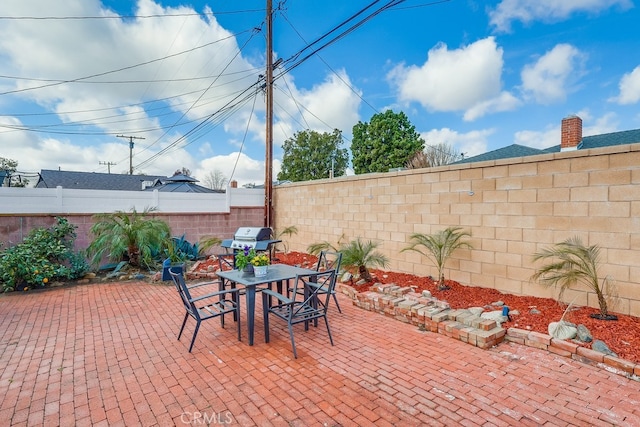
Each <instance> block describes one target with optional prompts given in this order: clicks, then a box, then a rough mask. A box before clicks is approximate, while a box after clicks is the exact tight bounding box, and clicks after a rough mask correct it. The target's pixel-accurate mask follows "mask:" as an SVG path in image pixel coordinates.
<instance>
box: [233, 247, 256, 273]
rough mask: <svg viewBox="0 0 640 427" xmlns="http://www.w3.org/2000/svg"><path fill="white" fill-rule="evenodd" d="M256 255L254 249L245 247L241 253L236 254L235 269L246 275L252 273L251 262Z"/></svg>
mask: <svg viewBox="0 0 640 427" xmlns="http://www.w3.org/2000/svg"><path fill="white" fill-rule="evenodd" d="M256 255H257V253H256V250H255V249H253V248H250V247H249V246H245V247H244V248H243V249H242V250H241V251H238V252H236V268H237V269H238V270H242V271H246V272H248V273H249V272H251V271H253V264H251V260H252V259H253V258H254V257H255V256H256Z"/></svg>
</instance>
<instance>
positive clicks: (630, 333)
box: [203, 252, 640, 363]
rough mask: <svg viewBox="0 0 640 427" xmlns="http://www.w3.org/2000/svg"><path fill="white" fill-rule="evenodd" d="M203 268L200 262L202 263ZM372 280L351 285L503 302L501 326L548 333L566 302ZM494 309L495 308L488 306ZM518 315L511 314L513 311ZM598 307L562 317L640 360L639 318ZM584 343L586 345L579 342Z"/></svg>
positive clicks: (310, 262) (289, 260)
mask: <svg viewBox="0 0 640 427" xmlns="http://www.w3.org/2000/svg"><path fill="white" fill-rule="evenodd" d="M316 260H317V258H316V257H315V256H313V255H309V254H305V253H301V252H289V253H286V254H284V253H280V252H279V253H277V255H276V259H275V260H273V261H274V262H276V263H283V264H290V265H301V266H303V267H311V266H314V265H315V263H316ZM203 267H204V265H203ZM371 273H372V275H373V276H374V282H370V283H367V284H364V285H359V286H355V285H354V284H352V286H353V287H354V288H355V289H356V290H358V291H361V292H362V291H367V290H369V289H370V288H371V286H372V285H373V284H374V283H375V282H378V283H384V284H387V283H394V284H396V285H398V286H403V287H405V286H413V287H415V288H416V292H421V291H423V290H428V291H430V292H431V294H432V295H433V296H434V297H435V298H437V299H439V300H441V301H446V302H448V303H449V304H450V305H451V307H452V308H468V307H485V306H490V305H491V303H492V302H495V301H503V302H504V303H505V305H507V306H508V307H509V309H510V312H511V314H512V316H511V319H512V320H511V321H510V322H506V323H503V326H504V327H505V328H511V327H515V328H520V329H527V330H531V331H536V332H541V333H544V334H548V330H547V328H548V326H549V323H550V322H557V321H558V320H560V318H561V317H562V314H563V313H564V311H565V309H566V308H567V305H566V304H562V303H558V302H557V301H555V300H553V299H550V298H538V297H530V296H520V295H512V294H504V293H501V292H499V291H497V290H495V289H487V288H479V287H473V286H463V285H461V284H460V283H458V282H455V281H453V280H447V285H448V286H449V288H450V289H449V290H446V291H440V290H438V287H437V284H436V283H435V282H434V281H433V280H432V279H431V278H430V277H421V276H415V275H412V274H406V273H394V272H391V271H380V270H372V271H371ZM533 308H536V309H537V310H539V311H540V312H541V314H531V313H530V311H531V309H533ZM492 309H493V310H498V309H499V308H495V307H494V308H492ZM514 310H515V311H518V312H519V313H520V314H517V315H514V314H513V311H514ZM598 312H599V310H597V309H595V308H590V307H575V306H574V307H572V308H571V311H570V312H568V313H567V315H566V316H565V320H566V321H569V322H572V323H575V324H577V325H578V324H583V325H585V326H586V327H587V328H588V329H589V331H590V332H591V334H592V335H593V338H594V339H598V340H602V341H604V342H605V343H606V344H607V346H609V348H610V349H611V350H612V351H614V352H615V353H616V354H617V355H618V357H620V358H621V359H625V360H629V361H631V362H634V363H640V318H638V317H634V316H627V315H623V314H617V313H616V315H617V316H618V320H615V321H612V320H598V319H593V318H591V317H590V315H591V314H592V313H598ZM581 345H584V346H588V345H586V344H581Z"/></svg>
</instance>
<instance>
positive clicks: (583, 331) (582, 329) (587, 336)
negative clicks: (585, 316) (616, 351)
mask: <svg viewBox="0 0 640 427" xmlns="http://www.w3.org/2000/svg"><path fill="white" fill-rule="evenodd" d="M578 339H579V340H580V341H582V342H591V341H593V335H591V332H590V331H589V329H587V327H586V326H584V325H578Z"/></svg>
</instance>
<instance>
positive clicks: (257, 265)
mask: <svg viewBox="0 0 640 427" xmlns="http://www.w3.org/2000/svg"><path fill="white" fill-rule="evenodd" d="M251 265H253V274H255V276H256V277H264V276H266V275H267V269H268V266H269V257H268V256H267V254H265V253H261V254H257V255H256V256H254V257H253V258H251Z"/></svg>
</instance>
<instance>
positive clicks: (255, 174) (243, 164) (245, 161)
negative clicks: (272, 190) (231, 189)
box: [192, 152, 281, 187]
mask: <svg viewBox="0 0 640 427" xmlns="http://www.w3.org/2000/svg"><path fill="white" fill-rule="evenodd" d="M280 169H281V162H280V161H279V160H274V161H273V168H272V174H273V179H274V180H275V179H276V176H277V175H278V173H279V172H280ZM215 170H218V171H220V172H222V174H223V175H224V176H225V178H227V179H230V180H235V181H237V182H238V186H239V187H241V186H243V185H245V184H256V185H263V184H264V178H265V162H264V161H262V160H255V159H252V158H250V157H248V156H246V155H245V154H240V153H238V152H235V153H230V154H227V155H222V156H213V157H209V158H207V159H203V160H202V162H201V163H200V165H199V167H198V168H197V169H196V170H193V171H192V172H193V175H194V176H195V177H197V179H200V180H202V179H204V177H205V176H207V175H208V174H209V173H210V172H213V171H215Z"/></svg>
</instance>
